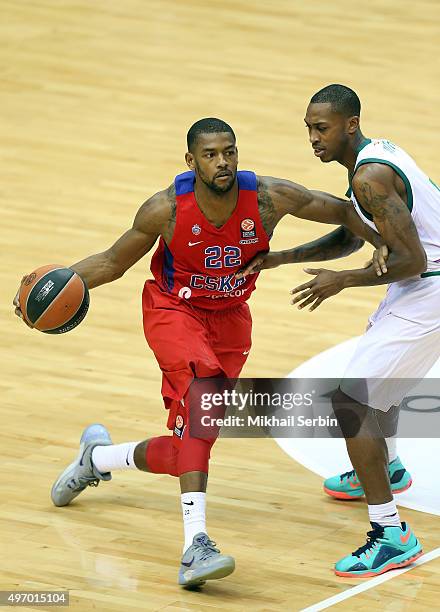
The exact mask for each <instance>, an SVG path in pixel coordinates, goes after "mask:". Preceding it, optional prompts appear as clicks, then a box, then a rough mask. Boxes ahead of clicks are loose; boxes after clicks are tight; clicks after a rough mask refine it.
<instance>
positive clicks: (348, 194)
mask: <svg viewBox="0 0 440 612" xmlns="http://www.w3.org/2000/svg"><path fill="white" fill-rule="evenodd" d="M369 144H371V138H364V139H363V140H362V141H361V143H360V145H359V146H358V148H357V149H356V155H359V153H360V152H361V151H362V149H365V147H366V146H367V145H369ZM351 179H352V176H351V175H350V172H349V173H348V189H347V191H346V192H345V197H346V198H351V194H352V189H351Z"/></svg>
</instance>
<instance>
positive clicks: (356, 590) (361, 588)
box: [300, 547, 440, 612]
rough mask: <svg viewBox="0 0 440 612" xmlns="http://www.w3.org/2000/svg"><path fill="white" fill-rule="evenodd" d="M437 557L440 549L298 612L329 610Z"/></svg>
mask: <svg viewBox="0 0 440 612" xmlns="http://www.w3.org/2000/svg"><path fill="white" fill-rule="evenodd" d="M438 557H440V547H439V548H435V549H434V550H431V551H430V552H428V553H426V554H424V555H423V556H422V557H420V559H417V560H416V561H414V563H412V564H411V565H409V566H408V567H403V568H402V569H396V570H391V571H390V572H387V573H385V574H381V575H380V576H376V577H375V578H371V579H370V580H367V581H366V582H363V583H361V584H358V585H356V586H355V587H351V588H349V589H346V590H345V591H342V593H338V594H337V595H332V597H328V598H327V599H323V600H322V601H319V602H317V603H316V604H313V605H311V606H309V607H307V608H302V609H301V610H300V612H319V611H320V610H326V609H327V608H330V607H331V606H334V605H336V604H337V603H340V602H341V601H345V600H346V599H350V598H351V597H355V596H356V595H359V594H360V593H363V592H365V591H368V590H369V589H374V588H375V587H376V586H379V585H380V584H383V583H384V582H388V580H392V579H393V578H396V577H397V576H401V575H402V574H405V573H406V572H409V571H411V570H412V569H415V568H416V567H419V566H420V565H423V564H424V563H428V561H433V560H434V559H437V558H438Z"/></svg>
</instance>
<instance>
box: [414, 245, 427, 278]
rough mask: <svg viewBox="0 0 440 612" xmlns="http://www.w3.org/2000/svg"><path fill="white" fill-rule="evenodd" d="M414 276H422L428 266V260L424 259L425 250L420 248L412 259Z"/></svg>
mask: <svg viewBox="0 0 440 612" xmlns="http://www.w3.org/2000/svg"><path fill="white" fill-rule="evenodd" d="M412 260H413V266H414V267H413V270H414V274H422V272H425V271H426V267H427V265H428V259H427V257H426V253H425V249H423V248H420V249H418V250H417V252H416V253H415V254H414V255H413V257H412Z"/></svg>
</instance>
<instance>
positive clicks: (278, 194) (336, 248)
mask: <svg viewBox="0 0 440 612" xmlns="http://www.w3.org/2000/svg"><path fill="white" fill-rule="evenodd" d="M258 208H259V212H260V217H261V220H262V222H263V226H264V229H265V230H266V232H267V234H268V235H269V236H270V235H271V234H272V232H273V230H274V228H275V226H276V225H277V223H278V221H279V220H280V219H281V218H282V217H283V216H284V215H285V214H289V213H290V214H291V215H294V216H297V217H302V218H304V219H310V220H312V221H321V222H323V223H344V224H345V225H346V226H348V227H350V229H348V227H344V226H341V227H339V228H338V229H336V230H334V231H333V232H330V233H329V234H326V235H325V236H322V237H321V238H318V239H317V240H313V241H311V242H307V243H305V244H302V245H300V246H297V247H294V248H292V249H287V250H285V251H271V252H269V253H260V254H258V255H257V256H256V257H254V258H253V259H252V260H251V261H250V262H248V263H247V264H246V265H245V266H244V267H243V268H242V270H240V272H239V273H238V274H237V278H241V277H244V276H247V275H248V274H254V273H255V272H260V271H261V270H266V269H268V268H276V267H278V266H281V265H283V264H288V263H301V262H305V261H327V260H328V259H338V258H339V257H346V256H347V255H350V254H351V253H354V252H355V251H358V250H359V249H360V248H362V246H363V245H364V240H367V241H368V242H370V243H371V244H373V245H374V246H375V247H376V248H379V247H381V246H383V245H384V242H383V240H382V238H381V237H380V236H379V234H377V233H376V232H375V231H373V230H372V229H370V228H369V227H368V226H367V225H366V224H365V223H363V222H362V220H361V219H360V217H359V215H358V214H357V213H356V212H355V211H354V209H353V206H352V205H351V203H350V202H347V201H346V200H340V199H339V198H336V197H334V196H332V195H330V194H328V193H324V192H322V191H309V190H307V189H306V188H305V187H302V186H301V185H297V184H295V183H291V182H290V181H286V180H284V179H274V178H271V177H258ZM358 236H361V237H362V238H359V237H358ZM382 263H383V264H384V263H385V261H384V259H383V255H382V253H380V254H379V255H378V264H377V265H376V267H375V269H376V270H378V272H377V273H378V274H381V272H380V267H379V266H380V264H382Z"/></svg>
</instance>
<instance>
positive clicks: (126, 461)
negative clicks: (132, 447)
mask: <svg viewBox="0 0 440 612" xmlns="http://www.w3.org/2000/svg"><path fill="white" fill-rule="evenodd" d="M125 463H126V464H127V465H128V466H129V465H130V463H129V462H128V455H127V456H126V457H125Z"/></svg>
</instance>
